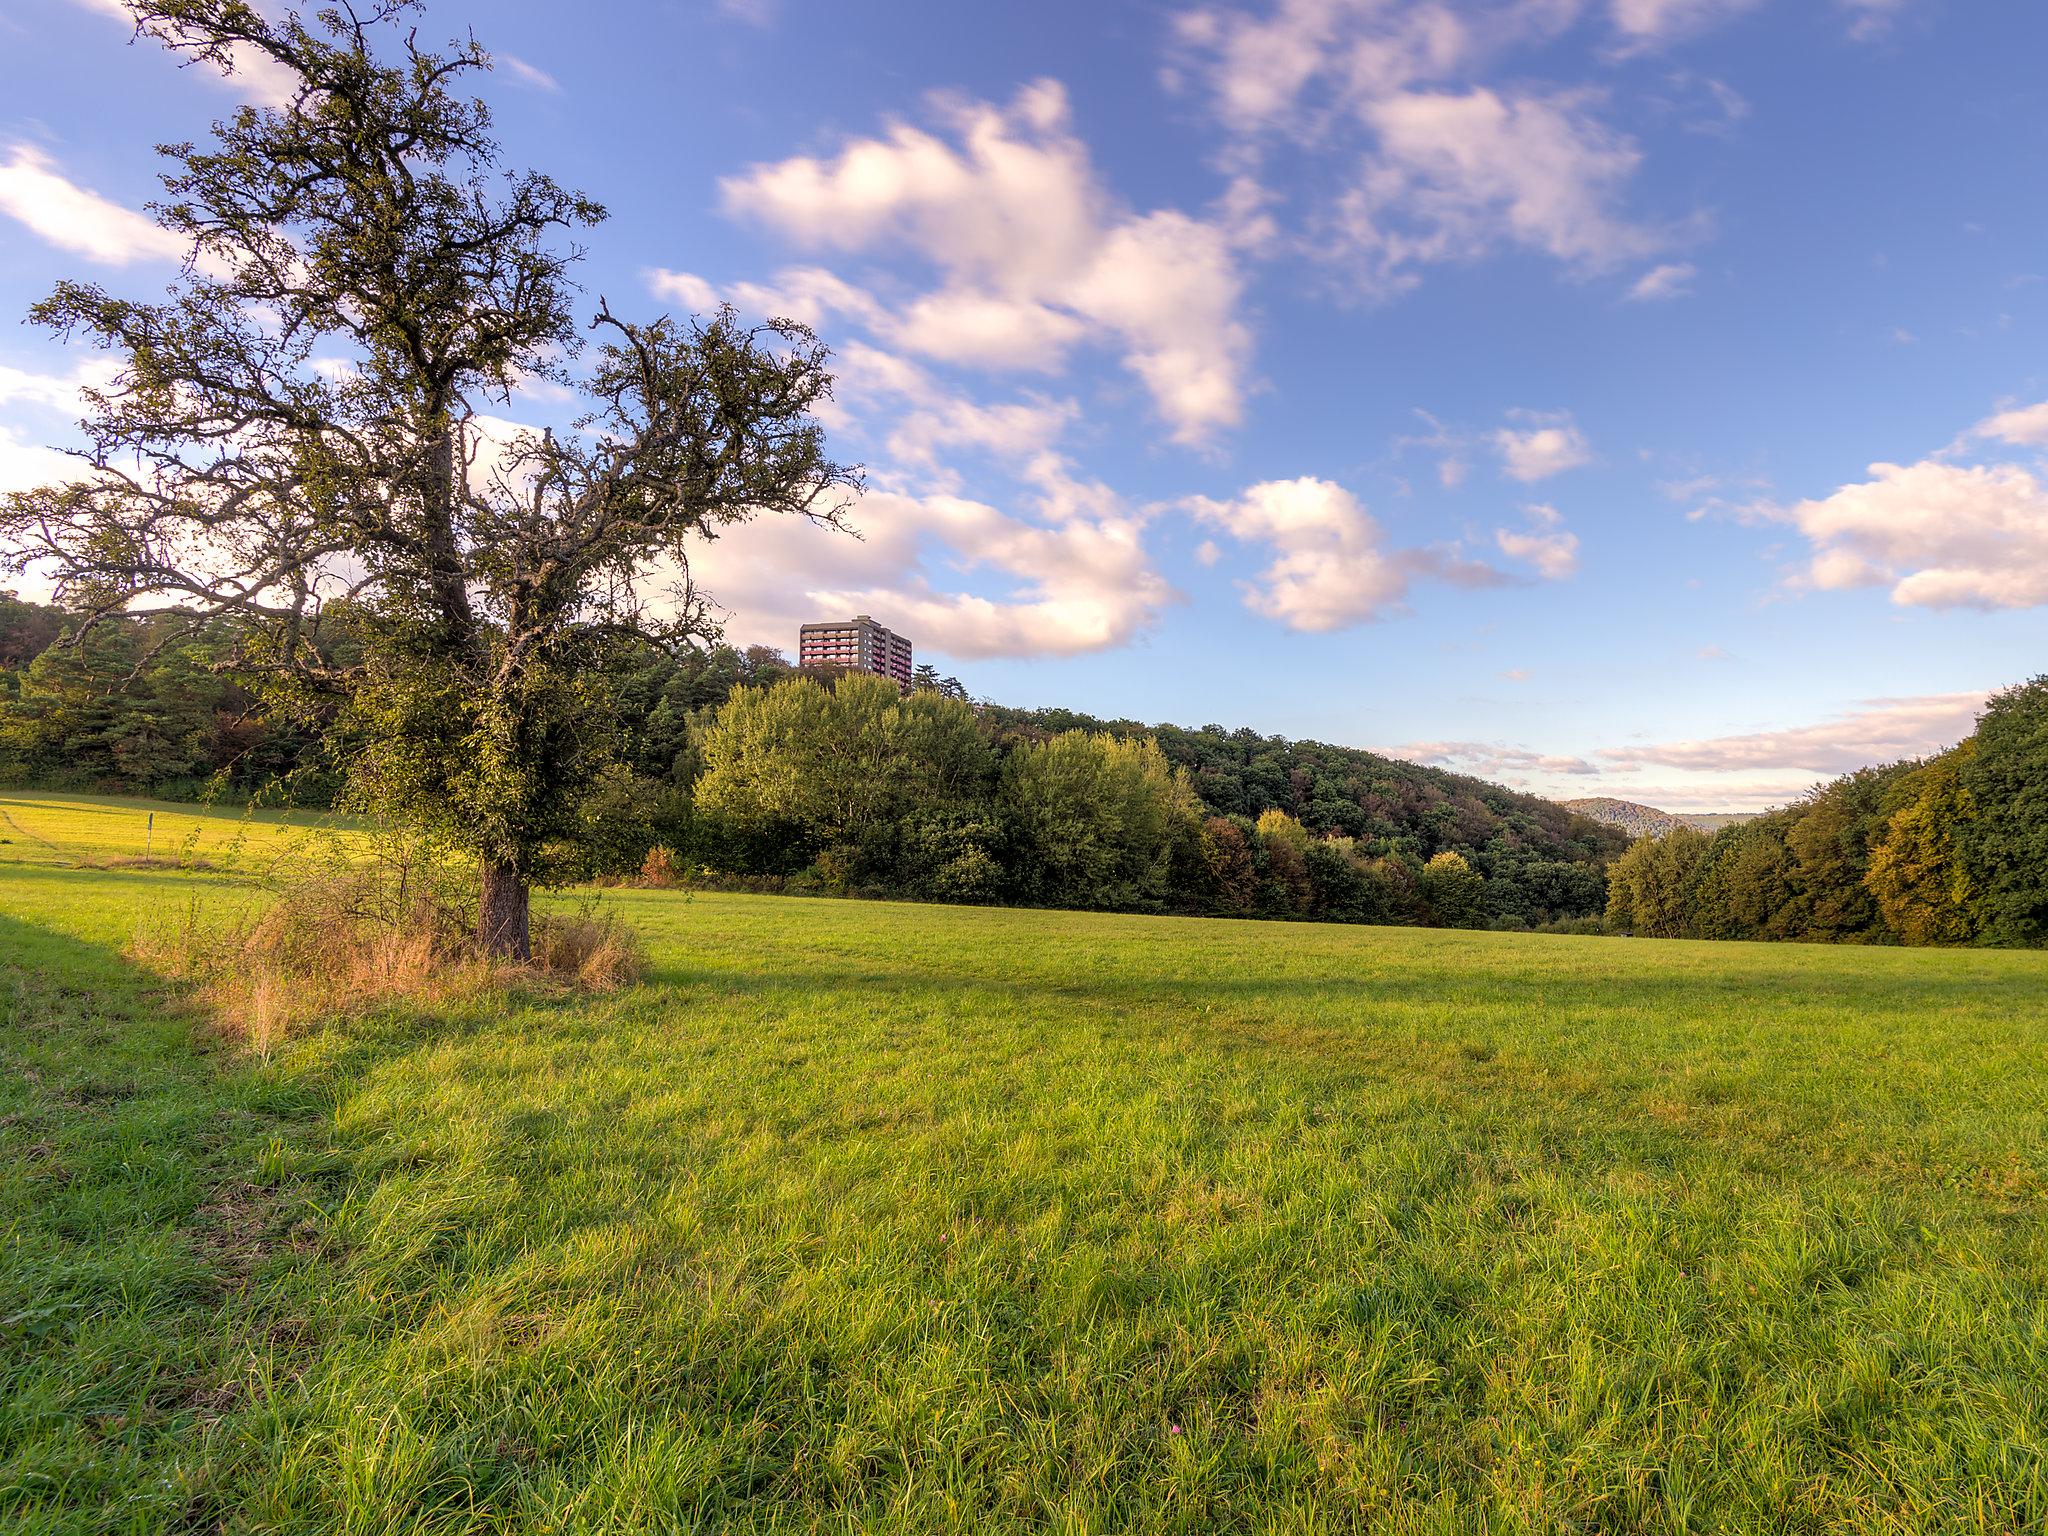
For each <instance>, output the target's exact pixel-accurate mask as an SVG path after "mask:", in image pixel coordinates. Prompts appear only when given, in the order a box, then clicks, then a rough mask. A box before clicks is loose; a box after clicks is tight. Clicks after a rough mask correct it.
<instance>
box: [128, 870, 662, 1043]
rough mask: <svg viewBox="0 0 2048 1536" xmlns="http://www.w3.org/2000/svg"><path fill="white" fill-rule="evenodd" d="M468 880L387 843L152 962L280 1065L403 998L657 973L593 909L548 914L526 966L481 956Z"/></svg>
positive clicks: (166, 940)
mask: <svg viewBox="0 0 2048 1536" xmlns="http://www.w3.org/2000/svg"><path fill="white" fill-rule="evenodd" d="M466 873H467V871H466V870H460V869H456V868H454V867H453V866H451V865H450V864H449V863H448V862H447V861H445V860H441V859H437V858H435V857H434V856H433V855H432V854H431V852H429V851H428V850H426V849H425V848H424V847H422V846H421V845H418V844H408V845H398V846H395V847H394V846H392V845H385V846H382V847H380V848H378V850H377V856H376V857H374V858H373V859H372V860H371V861H369V862H368V863H366V864H362V865H358V866H354V867H350V866H337V867H333V868H327V869H320V870H315V871H311V872H307V873H302V874H300V875H298V876H296V877H294V878H291V879H289V880H288V881H286V882H285V883H284V884H282V885H281V886H280V887H279V888H278V889H277V893H276V896H275V898H274V899H273V900H271V901H269V902H267V903H265V904H262V905H260V906H257V907H255V908H253V909H251V910H250V911H248V912H246V913H245V914H243V915H242V916H241V917H240V918H238V919H234V920H231V921H229V922H227V923H213V924H209V923H207V922H205V921H203V920H202V917H201V913H200V909H199V907H198V906H197V904H196V903H195V904H194V906H193V907H191V908H189V909H188V910H187V911H186V912H185V913H184V914H183V915H182V917H181V918H180V919H178V920H176V921H174V922H171V923H168V924H160V925H157V926H155V927H153V928H149V929H145V930H144V931H143V932H141V933H140V934H138V935H137V937H136V940H135V943H134V945H133V946H132V948H131V953H132V955H133V957H134V958H135V959H136V960H138V961H139V962H140V963H142V964H144V965H147V966H150V967H152V968H154V969H156V970H159V971H162V972H163V973H165V974H166V975H169V976H173V977H176V978H178V979H181V980H185V981H190V982H193V983H195V984H196V986H197V990H198V996H199V998H200V1000H201V1002H202V1003H203V1004H204V1005H205V1006H206V1008H207V1009H208V1011H209V1012H210V1013H212V1014H213V1016H214V1017H215V1019H216V1020H217V1021H218V1023H219V1024H220V1026H221V1028H222V1029H223V1030H224V1031H225V1032H226V1033H228V1034H230V1035H232V1036H234V1037H236V1038H238V1039H240V1040H242V1041H243V1042H245V1043H246V1044H248V1045H249V1046H250V1047H251V1048H252V1049H254V1050H255V1051H257V1052H258V1053H259V1054H261V1055H263V1056H265V1057H266V1058H267V1057H268V1056H269V1054H270V1052H271V1051H272V1049H274V1048H275V1047H276V1046H277V1045H278V1044H279V1043H280V1042H281V1041H283V1040H284V1039H286V1038H287V1037H288V1036H290V1035H291V1034H292V1033H293V1032H294V1031H295V1030H298V1029H300V1028H302V1027H304V1026H305V1025H308V1024H310V1023H313V1022H314V1021H316V1020H319V1019H323V1018H334V1017H344V1016H347V1015H349V1014H354V1013H361V1012H364V1011H367V1010H369V1009H372V1008H375V1007H377V1006H379V1005H381V1004H384V1003H390V1002H395V1001H399V1000H401V999H403V1000H406V1001H413V1002H422V1003H427V1004H438V1003H446V1002H452V1001H458V1000H461V999H464V998H468V997H474V996H476V995H478V994H480V993H483V992H485V991H488V990H490V989H492V988H496V987H502V986H506V985H510V984H513V983H517V982H521V981H542V982H553V983H560V984H567V985H571V986H577V987H582V988H587V989H590V990H593V991H608V990H611V989H613V988H615V987H619V986H623V985H625V984H627V983H629V982H631V981H633V980H635V979H637V978H638V976H639V975H640V974H641V972H642V971H643V970H644V967H645V962H644V959H643V958H642V950H641V947H640V943H639V940H638V938H637V937H636V936H635V935H634V934H633V932H632V931H631V930H630V929H629V928H627V927H626V926H625V925H624V924H623V923H621V922H619V921H618V920H617V919H616V918H614V917H612V916H611V915H609V914H601V913H599V912H598V911H597V910H596V907H595V902H594V900H593V902H591V903H589V904H586V905H585V906H584V907H583V908H582V909H581V910H579V911H577V912H574V913H569V914H560V913H543V914H540V915H539V916H537V917H536V918H535V920H534V924H533V959H532V961H531V962H530V963H529V964H527V965H524V966H520V965H515V964H512V963H510V962H507V961H504V960H501V959H494V958H491V957H487V956H485V955H484V954H482V953H481V952H480V951H479V950H478V949H477V947H476V939H475V933H476V918H475V912H474V910H473V908H472V907H470V906H469V904H468V903H467V902H466V901H465V900H463V899H462V896H461V895H460V894H459V893H460V892H462V891H463V890H464V888H465V884H466V882H464V883H458V882H463V877H464V876H465V875H466Z"/></svg>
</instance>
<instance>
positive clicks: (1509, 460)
mask: <svg viewBox="0 0 2048 1536" xmlns="http://www.w3.org/2000/svg"><path fill="white" fill-rule="evenodd" d="M1508 416H1509V419H1510V420H1516V421H1522V422H1525V423H1528V425H1526V426H1523V427H1520V428H1515V427H1502V428H1501V429H1500V430H1499V431H1497V432H1495V433H1494V434H1493V446H1494V449H1495V451H1496V452H1498V453H1499V454H1500V458H1501V473H1502V474H1504V475H1507V476H1508V477H1509V478H1511V479H1515V480H1519V481H1521V482H1522V483H1523V484H1524V485H1529V484H1533V483H1534V482H1536V481H1538V480H1547V479H1549V478H1550V477H1551V476H1552V475H1561V474H1563V473H1564V472H1565V471H1566V470H1568V469H1577V468H1579V467H1580V466H1582V465H1585V464H1590V463H1592V462H1593V450H1592V448H1591V446H1590V445H1589V444H1588V443H1587V442H1586V438H1585V434H1584V433H1582V432H1581V431H1579V429H1578V427H1577V426H1575V425H1574V424H1573V422H1572V419H1571V415H1570V413H1569V412H1565V411H1557V412H1547V413H1546V412H1538V411H1510V412H1509V413H1508Z"/></svg>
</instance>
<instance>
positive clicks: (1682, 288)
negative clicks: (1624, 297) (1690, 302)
mask: <svg viewBox="0 0 2048 1536" xmlns="http://www.w3.org/2000/svg"><path fill="white" fill-rule="evenodd" d="M1698 275H1699V269H1698V268H1697V267H1695V266H1694V265H1693V264H1692V263H1691V262H1689V261H1667V262H1665V263H1663V264H1662V265H1661V266H1655V267H1652V268H1650V270H1649V271H1647V272H1645V273H1644V274H1643V275H1642V276H1641V277H1639V278H1637V279H1636V280H1635V283H1634V285H1633V286H1631V287H1630V289H1629V291H1628V297H1629V302H1630V303H1633V304H1650V303H1655V302H1656V301H1658V300H1660V299H1681V298H1684V297H1685V296H1686V295H1687V294H1688V293H1691V292H1692V280H1693V279H1694V278H1695V277H1697V276H1698Z"/></svg>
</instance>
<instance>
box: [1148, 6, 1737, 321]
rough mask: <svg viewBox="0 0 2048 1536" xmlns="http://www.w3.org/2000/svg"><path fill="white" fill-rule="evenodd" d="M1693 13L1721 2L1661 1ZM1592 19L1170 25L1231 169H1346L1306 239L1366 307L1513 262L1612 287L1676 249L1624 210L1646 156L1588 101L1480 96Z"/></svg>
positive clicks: (1389, 15) (1287, 16)
mask: <svg viewBox="0 0 2048 1536" xmlns="http://www.w3.org/2000/svg"><path fill="white" fill-rule="evenodd" d="M1620 3H1621V4H1622V5H1623V6H1624V7H1627V6H1628V4H1629V0H1620ZM1701 3H1712V0H1662V5H1663V6H1666V7H1671V6H1676V5H1679V4H1692V5H1698V4H1701ZM1586 4H1587V0H1466V3H1463V4H1459V5H1452V4H1446V3H1431V0H1424V3H1416V4H1392V3H1388V0H1276V3H1274V4H1273V5H1272V6H1271V7H1270V8H1266V9H1262V10H1261V11H1260V12H1258V13H1256V14H1254V13H1252V12H1250V11H1247V10H1237V9H1221V8H1212V9H1202V10H1197V11H1194V12H1192V13H1189V14H1185V15H1183V16H1181V17H1180V18H1179V19H1178V22H1177V24H1176V28H1175V35H1176V42H1177V45H1178V50H1179V53H1180V55H1181V56H1182V58H1183V60H1184V63H1185V66H1186V67H1185V69H1183V68H1182V67H1180V66H1176V68H1175V70H1174V71H1173V72H1172V76H1171V78H1172V79H1174V80H1176V81H1177V80H1178V79H1180V78H1182V76H1183V74H1186V73H1192V74H1193V75H1194V76H1195V77H1197V78H1198V79H1200V81H1201V82H1202V83H1203V85H1204V86H1206V88H1207V92H1208V94H1209V97H1210V100H1211V103H1212V106H1213V110H1214V111H1215V113H1216V116H1217V117H1218V119H1219V120H1220V121H1221V123H1222V124H1223V126H1224V127H1225V129H1226V130H1228V131H1229V132H1230V133H1232V134H1233V135H1234V136H1235V137H1236V140H1237V142H1236V144H1235V145H1234V147H1233V158H1234V160H1235V162H1236V163H1238V164H1240V165H1242V164H1245V163H1247V162H1251V161H1256V160H1257V159H1258V157H1260V156H1261V155H1262V154H1264V153H1265V152H1266V149H1267V147H1268V146H1269V145H1270V143H1272V142H1273V141H1275V140H1279V141H1288V140H1291V141H1293V142H1294V143H1296V144H1299V145H1302V146H1304V147H1306V148H1308V149H1310V150H1312V151H1314V152H1315V154H1316V156H1317V158H1318V161H1319V163H1321V164H1323V165H1341V166H1343V167H1344V169H1343V170H1342V171H1341V173H1340V180H1339V184H1338V187H1337V189H1336V190H1335V191H1334V192H1333V193H1331V194H1330V195H1329V196H1327V197H1326V198H1323V199H1320V200H1319V201H1318V202H1317V203H1316V205H1315V207H1316V212H1315V213H1314V214H1313V215H1312V217H1311V220H1310V223H1311V226H1312V227H1313V228H1315V229H1317V230H1319V231H1321V234H1320V236H1319V243H1320V244H1322V245H1324V246H1325V247H1326V249H1327V253H1328V254H1330V255H1333V256H1338V257H1343V258H1348V259H1349V260H1351V261H1352V262H1354V263H1355V264H1356V265H1357V266H1358V268H1359V269H1360V274H1361V280H1362V284H1363V286H1364V288H1365V289H1366V291H1367V292H1368V293H1371V294H1376V295H1384V294H1387V293H1390V292H1394V291H1398V290H1400V289H1402V288H1405V287H1408V286H1411V285H1412V284H1413V283H1414V282H1416V281H1417V280H1418V274H1419V271H1420V270H1421V269H1422V268H1425V267H1427V266H1430V265H1433V264H1437V263H1442V262H1451V261H1470V260H1475V259H1478V258H1480V257H1482V256H1486V255H1489V254H1491V253H1493V252H1495V251H1498V250H1502V249H1508V248H1521V249H1525V250H1533V251H1539V252H1542V253H1545V254H1547V255H1549V256H1552V257H1554V258H1556V259H1557V260H1559V261H1560V262H1562V263H1564V264H1565V265H1566V266H1567V267H1569V268H1571V269H1573V270H1576V271H1583V272H1598V271H1604V270H1607V269H1609V268H1612V267H1613V266H1615V265H1618V264H1619V263H1622V262H1625V261H1630V260H1635V259H1640V258H1643V257H1647V256H1650V255H1652V254H1654V253H1656V252H1658V251H1660V250H1662V249H1664V248H1665V247H1667V246H1669V245H1670V244H1671V243H1672V241H1673V239H1674V238H1675V235H1676V232H1675V231H1672V230H1668V229H1663V228H1658V227H1654V226H1652V225H1649V224H1646V223H1643V222H1641V221H1639V220H1637V219H1636V218H1634V217H1632V216H1631V215H1630V214H1629V213H1628V211H1627V210H1626V208H1625V201H1626V197H1627V193H1628V191H1629V188H1630V185H1631V183H1632V181H1633V179H1634V176H1635V173H1636V171H1637V169H1638V168H1639V166H1640V164H1641V161H1642V152H1641V150H1640V149H1639V148H1638V146H1637V145H1636V143H1635V142H1634V140H1633V139H1631V138H1630V137H1629V136H1628V135H1626V134H1624V133H1622V132H1621V131H1619V130H1618V129H1616V128H1614V127H1612V126H1610V125H1609V124H1608V123H1606V122H1604V121H1602V117H1601V112H1602V110H1603V107H1604V101H1603V98H1602V97H1601V96H1600V95H1599V94H1598V93H1596V92H1592V91H1555V90H1545V89H1542V88H1539V87H1536V86H1532V85H1524V84H1519V83H1517V84H1512V85H1501V84H1489V83H1485V82H1484V81H1483V80H1482V78H1481V76H1482V74H1483V72H1484V71H1485V70H1486V69H1487V68H1488V66H1490V65H1492V64H1493V63H1495V62H1496V61H1497V60H1499V59H1501V58H1502V57H1503V56H1504V55H1506V54H1508V53H1509V52H1510V51H1511V50H1513V49H1516V48H1519V47H1523V46H1538V47H1540V46H1542V45H1545V44H1548V43H1550V42H1553V41H1555V39H1556V38H1558V37H1559V36H1560V35H1561V34H1562V33H1563V32H1564V31H1566V30H1567V29H1568V28H1569V27H1571V26H1572V25H1573V24H1574V23H1576V22H1577V21H1578V20H1579V19H1580V17H1581V14H1582V13H1583V12H1584V10H1585V8H1586ZM1637 4H1638V7H1639V8H1640V9H1641V14H1636V13H1635V11H1633V10H1632V11H1631V13H1630V16H1629V18H1628V19H1629V20H1630V21H1631V22H1632V23H1635V24H1640V25H1643V26H1648V25H1650V24H1651V22H1652V20H1653V18H1652V17H1651V16H1650V15H1649V8H1650V6H1651V0H1637ZM1624 36H1625V37H1629V36H1630V34H1627V33H1624ZM1631 40H1632V41H1636V42H1639V41H1640V38H1639V37H1631ZM1354 146H1355V147H1354Z"/></svg>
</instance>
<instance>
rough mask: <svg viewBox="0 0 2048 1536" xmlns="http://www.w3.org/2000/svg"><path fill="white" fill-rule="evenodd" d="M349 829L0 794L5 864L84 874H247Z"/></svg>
mask: <svg viewBox="0 0 2048 1536" xmlns="http://www.w3.org/2000/svg"><path fill="white" fill-rule="evenodd" d="M355 827H356V824H355V822H354V821H353V820H352V819H351V818H349V817H346V816H341V815H337V814H336V813H334V812H331V811H319V810H285V809H278V808H257V809H245V808H241V807H225V808H207V807H200V806H189V805H171V804H168V803H166V802H164V801H161V800H143V799H138V798H135V797H133V796H128V795H89V794H83V793H76V792H66V793H61V794H53V795H40V794H31V793H26V792H23V791H21V790H0V859H4V860H5V861H7V862H9V863H22V864H48V865H56V866H60V867H71V868H81V867H83V868H91V867H95V866H102V867H104V866H109V865H126V866H130V867H133V866H134V865H136V864H137V863H140V862H142V861H148V862H149V863H151V864H162V865H164V866H166V867H172V868H175V867H180V866H183V867H186V868H192V867H199V868H222V867H225V868H230V869H238V870H241V871H243V872H251V871H254V870H257V869H261V868H264V867H266V866H267V865H268V864H270V863H271V862H274V861H275V860H277V859H279V858H288V857H290V856H292V855H293V854H294V853H295V852H297V851H299V850H300V849H301V848H303V847H305V846H306V845H307V839H308V838H309V837H328V838H331V837H334V836H337V835H340V836H344V837H352V836H354V835H355Z"/></svg>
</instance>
